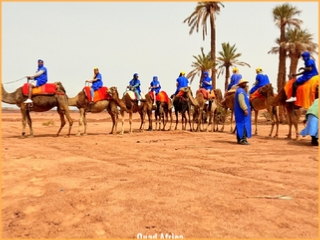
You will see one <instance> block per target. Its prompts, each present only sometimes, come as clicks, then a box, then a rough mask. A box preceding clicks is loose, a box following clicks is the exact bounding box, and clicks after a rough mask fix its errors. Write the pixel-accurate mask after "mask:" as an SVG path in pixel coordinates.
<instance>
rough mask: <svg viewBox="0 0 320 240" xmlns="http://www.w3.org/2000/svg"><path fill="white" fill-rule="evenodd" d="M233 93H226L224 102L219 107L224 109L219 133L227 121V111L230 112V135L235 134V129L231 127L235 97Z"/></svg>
mask: <svg viewBox="0 0 320 240" xmlns="http://www.w3.org/2000/svg"><path fill="white" fill-rule="evenodd" d="M235 94H236V93H235V91H234V92H228V93H227V94H226V96H225V98H224V99H225V100H224V102H222V103H221V106H222V107H223V108H224V113H223V115H224V117H223V122H222V127H221V129H220V132H223V130H224V124H225V122H226V119H227V112H228V109H230V111H231V125H230V133H235V131H236V129H235V128H233V127H232V123H233V115H234V97H235Z"/></svg>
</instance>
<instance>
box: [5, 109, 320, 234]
mask: <svg viewBox="0 0 320 240" xmlns="http://www.w3.org/2000/svg"><path fill="white" fill-rule="evenodd" d="M126 116H127V115H126ZM32 117H33V119H34V133H35V137H34V138H27V139H18V136H19V135H20V132H21V123H20V120H21V117H20V114H19V113H14V112H10V111H9V112H4V113H2V217H3V226H2V231H3V233H2V237H3V238H18V237H23V238H26V237H27V238H110V237H112V238H115V237H120V238H136V237H137V234H139V233H142V234H143V235H153V236H154V235H155V234H157V237H158V238H160V236H161V233H162V234H164V235H165V234H170V235H172V234H174V235H176V236H180V235H181V236H183V237H184V238H196V237H197V238H296V237H297V238H316V237H318V147H312V146H311V145H310V138H309V137H306V138H302V139H301V140H299V141H289V140H285V139H284V137H285V134H286V133H287V130H288V126H286V125H280V131H279V135H280V136H279V138H278V139H271V138H268V137H266V136H267V135H268V132H269V129H270V125H267V123H266V122H265V120H263V119H262V120H261V122H262V123H261V124H260V125H259V136H253V137H252V138H251V139H249V142H250V145H249V146H240V145H238V144H236V140H235V136H234V135H232V134H229V133H228V132H227V130H229V125H227V126H226V130H225V132H224V133H192V132H188V131H181V130H178V131H171V132H144V133H140V132H135V133H133V134H131V135H130V134H125V135H123V136H121V135H117V136H113V135H109V134H108V132H109V131H110V129H111V123H110V118H109V116H108V115H107V113H100V114H95V115H94V114H88V118H89V122H88V124H89V125H88V133H89V135H88V136H82V137H75V136H74V134H75V133H76V130H77V126H78V124H77V123H75V124H74V128H73V130H72V133H73V136H71V137H70V138H65V137H63V136H61V137H58V138H56V137H54V135H55V133H56V132H57V130H58V115H57V114H56V113H52V112H47V113H37V114H36V113H32ZM73 117H74V118H76V119H77V118H78V114H76V113H74V114H73ZM135 118H137V116H135ZM98 119H100V120H98ZM49 120H52V121H53V122H54V123H55V125H54V126H52V125H49V126H45V125H43V123H46V122H48V121H49ZM107 121H108V122H107ZM138 127H139V123H138V122H136V121H135V122H134V129H137V128H138ZM302 127H303V126H302V125H300V126H299V128H300V130H301V129H302ZM179 129H181V125H179ZM118 130H120V128H119V127H118ZM126 130H128V123H127V121H126ZM66 131H67V129H66V128H65V129H63V130H62V134H66ZM279 195H281V196H284V197H280V198H279ZM268 196H269V197H268ZM275 196H278V198H275Z"/></svg>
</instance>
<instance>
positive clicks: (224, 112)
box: [220, 108, 228, 132]
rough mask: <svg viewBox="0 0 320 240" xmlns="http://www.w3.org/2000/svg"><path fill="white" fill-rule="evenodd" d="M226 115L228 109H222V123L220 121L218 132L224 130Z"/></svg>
mask: <svg viewBox="0 0 320 240" xmlns="http://www.w3.org/2000/svg"><path fill="white" fill-rule="evenodd" d="M227 113H228V108H224V111H223V116H224V117H223V121H222V127H221V129H220V132H223V130H224V124H225V122H226V119H227Z"/></svg>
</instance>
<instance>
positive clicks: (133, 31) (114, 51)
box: [2, 2, 319, 106]
mask: <svg viewBox="0 0 320 240" xmlns="http://www.w3.org/2000/svg"><path fill="white" fill-rule="evenodd" d="M282 3H284V2H256V3H253V2H223V4H224V5H225V7H224V8H222V9H221V12H220V14H219V15H218V16H217V19H216V35H217V42H216V44H217V45H216V48H217V56H218V51H221V50H222V48H221V44H222V43H223V42H229V43H230V44H231V45H233V44H236V46H237V50H238V52H240V53H242V56H241V58H240V59H239V60H240V61H244V62H247V63H249V64H250V65H251V68H248V67H239V70H240V73H241V74H242V76H243V78H245V79H247V80H248V81H249V82H250V85H252V84H253V83H254V82H255V76H256V74H255V68H257V67H261V68H262V69H263V70H264V72H265V73H266V74H268V75H269V78H270V80H271V82H272V83H273V85H275V87H276V79H277V70H278V56H277V55H271V54H268V51H269V50H270V49H271V48H272V47H273V46H275V45H276V44H275V39H276V38H278V37H279V34H280V31H279V29H278V28H277V27H276V26H275V23H274V22H273V17H272V9H273V8H274V7H275V6H277V5H279V4H282ZM196 4H197V2H149V3H147V2H133V3H129V2H88V3H85V2H78V3H77V2H69V3H67V2H66V3H64V2H57V3H52V2H51V3H49V2H44V3H37V2H30V3H23V2H16V3H11V2H3V3H2V82H8V81H14V80H16V79H19V78H21V77H24V76H26V75H30V74H34V73H35V71H36V69H37V60H38V59H39V58H41V59H43V60H44V65H45V66H46V67H47V69H48V77H49V82H55V81H61V82H62V83H63V85H64V87H65V88H66V90H67V94H68V95H69V96H71V97H73V96H74V95H76V94H77V93H78V92H79V91H81V89H82V88H83V86H84V82H85V80H86V79H90V78H91V77H92V76H93V68H94V67H99V69H100V73H101V74H102V78H103V82H104V85H106V86H108V87H110V86H117V87H118V90H119V92H120V94H122V93H123V92H124V91H125V88H126V86H127V85H128V82H129V81H130V80H131V79H132V75H133V74H134V73H135V72H137V73H139V76H140V80H141V89H142V91H144V92H147V89H148V86H149V84H150V82H151V80H152V77H153V76H154V75H156V76H158V78H159V80H160V82H161V85H162V90H164V91H166V92H167V93H168V94H170V95H171V94H172V93H173V92H174V91H175V81H176V78H177V77H178V75H179V72H180V71H182V70H183V71H185V72H186V73H188V72H189V71H191V70H192V67H191V64H192V61H193V60H194V58H193V57H192V56H193V55H198V54H200V48H201V47H204V50H205V52H209V51H210V36H209V37H208V38H206V39H205V41H203V39H202V33H201V32H199V33H196V32H194V33H193V34H192V35H189V27H188V25H187V24H186V23H183V20H184V19H185V18H187V17H188V16H189V15H190V14H191V13H192V12H193V10H194V8H195V6H196ZM290 4H292V5H294V6H296V7H297V8H298V9H300V10H301V11H302V13H301V14H300V16H299V18H300V19H301V20H303V25H302V28H303V29H305V28H307V29H308V30H309V32H310V33H312V34H313V36H314V41H315V42H318V29H319V27H318V21H319V19H318V2H291V3H290ZM315 57H316V59H317V60H318V56H315ZM317 63H318V61H317ZM300 66H303V62H302V60H301V61H300V62H299V67H300ZM23 81H24V80H23ZM23 81H20V82H16V83H13V84H5V85H4V86H5V88H6V90H7V91H14V90H15V89H16V88H18V87H20V86H21V85H22V84H23ZM224 81H225V76H220V77H219V78H218V79H217V88H220V89H222V90H224ZM191 86H192V89H193V91H195V90H196V89H197V87H198V79H195V82H194V83H193V84H192V85H191ZM3 106H7V105H6V104H4V105H3Z"/></svg>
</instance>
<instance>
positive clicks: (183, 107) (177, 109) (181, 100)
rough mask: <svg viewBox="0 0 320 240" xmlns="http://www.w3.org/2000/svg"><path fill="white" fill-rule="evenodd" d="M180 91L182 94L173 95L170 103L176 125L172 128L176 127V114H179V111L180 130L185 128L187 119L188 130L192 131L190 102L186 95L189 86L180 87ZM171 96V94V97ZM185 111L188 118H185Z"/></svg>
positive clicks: (189, 89) (177, 120) (188, 91)
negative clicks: (172, 107)
mask: <svg viewBox="0 0 320 240" xmlns="http://www.w3.org/2000/svg"><path fill="white" fill-rule="evenodd" d="M180 91H182V92H183V95H182V96H178V95H177V96H175V98H174V100H173V103H172V104H173V106H174V113H175V115H176V126H175V128H174V130H177V129H178V122H179V119H178V115H179V113H181V118H182V119H181V122H182V130H186V127H187V121H188V120H189V126H190V131H192V128H191V117H190V110H191V104H190V102H189V99H188V95H189V94H188V93H190V91H191V88H190V87H184V88H181V89H180ZM191 95H192V93H191ZM172 97H173V95H172V96H171V98H172ZM195 104H196V103H195ZM186 112H187V114H188V120H187V116H186Z"/></svg>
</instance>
